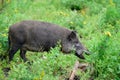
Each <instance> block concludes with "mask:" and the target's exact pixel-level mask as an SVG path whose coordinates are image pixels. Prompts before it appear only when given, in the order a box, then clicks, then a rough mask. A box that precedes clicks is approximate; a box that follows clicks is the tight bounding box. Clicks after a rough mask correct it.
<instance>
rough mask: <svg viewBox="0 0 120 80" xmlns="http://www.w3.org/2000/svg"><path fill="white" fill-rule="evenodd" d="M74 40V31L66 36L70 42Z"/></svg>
mask: <svg viewBox="0 0 120 80" xmlns="http://www.w3.org/2000/svg"><path fill="white" fill-rule="evenodd" d="M74 38H76V31H71V33H70V34H69V35H68V40H70V41H71V40H72V39H74Z"/></svg>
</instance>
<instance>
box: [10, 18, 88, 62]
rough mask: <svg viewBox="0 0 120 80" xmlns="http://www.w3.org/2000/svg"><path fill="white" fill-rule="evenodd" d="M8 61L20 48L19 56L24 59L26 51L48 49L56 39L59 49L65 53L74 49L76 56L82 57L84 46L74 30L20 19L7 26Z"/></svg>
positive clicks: (55, 42) (53, 45)
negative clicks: (20, 20) (59, 45)
mask: <svg viewBox="0 0 120 80" xmlns="http://www.w3.org/2000/svg"><path fill="white" fill-rule="evenodd" d="M8 39H9V46H10V50H9V61H11V60H12V59H13V56H14V54H15V53H16V52H17V51H18V50H19V49H20V56H21V58H22V59H23V60H24V61H26V60H27V58H26V57H25V53H26V51H27V50H28V51H49V50H50V48H51V47H55V45H56V44H57V42H58V41H60V44H61V50H62V51H63V52H65V53H69V52H71V51H72V50H73V49H74V50H75V54H76V56H78V57H79V58H82V59H84V56H83V52H87V50H86V48H85V47H84V46H83V45H82V44H81V43H80V42H79V40H78V37H77V34H76V32H75V31H72V30H69V29H66V28H63V27H60V26H58V25H55V24H51V23H47V22H40V21H33V20H28V21H22V22H19V23H16V24H14V25H12V26H10V28H9V34H8Z"/></svg>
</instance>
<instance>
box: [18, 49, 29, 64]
mask: <svg viewBox="0 0 120 80" xmlns="http://www.w3.org/2000/svg"><path fill="white" fill-rule="evenodd" d="M25 54H26V50H22V49H20V57H21V58H22V59H23V60H24V62H26V61H27V58H26V56H25Z"/></svg>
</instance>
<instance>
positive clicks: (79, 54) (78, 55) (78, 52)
mask: <svg viewBox="0 0 120 80" xmlns="http://www.w3.org/2000/svg"><path fill="white" fill-rule="evenodd" d="M83 53H85V54H87V55H90V52H89V51H88V50H78V51H76V53H75V55H76V56H77V57H79V58H80V59H85V57H84V56H83Z"/></svg>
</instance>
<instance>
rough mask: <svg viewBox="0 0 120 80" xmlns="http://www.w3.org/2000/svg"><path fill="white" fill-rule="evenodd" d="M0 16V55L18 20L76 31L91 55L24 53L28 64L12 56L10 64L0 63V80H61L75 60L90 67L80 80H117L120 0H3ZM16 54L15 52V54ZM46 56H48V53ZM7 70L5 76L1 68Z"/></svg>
mask: <svg viewBox="0 0 120 80" xmlns="http://www.w3.org/2000/svg"><path fill="white" fill-rule="evenodd" d="M5 4H6V5H5V7H4V8H3V9H2V10H1V13H0V55H7V53H6V51H7V48H8V40H7V35H8V29H9V26H10V25H12V24H14V23H16V22H19V21H21V20H29V19H30V20H39V21H46V22H51V23H55V24H58V25H61V26H64V27H67V28H69V29H73V30H76V31H77V32H78V35H79V36H80V37H82V38H81V39H80V40H81V42H82V43H83V44H84V45H85V46H86V47H87V48H88V49H89V50H90V51H91V52H92V54H91V55H90V56H86V55H85V56H86V60H80V59H78V58H77V57H76V56H74V54H73V53H72V54H70V55H64V54H63V53H62V52H60V51H59V49H60V47H59V46H57V47H56V48H53V49H51V51H50V52H38V53H33V52H27V57H28V59H29V60H31V61H32V62H33V64H32V65H28V64H27V63H24V62H23V61H22V60H21V58H20V56H19V54H16V55H15V57H14V60H13V61H12V62H11V64H7V59H6V60H1V61H0V80H64V79H65V78H68V76H69V73H70V71H71V69H72V68H73V66H74V63H75V61H76V60H79V61H81V62H82V61H84V62H87V63H89V64H91V65H92V70H91V68H88V71H87V72H86V73H84V72H82V73H81V72H78V75H80V76H81V80H88V79H89V78H90V76H92V77H93V78H94V80H120V39H119V38H120V0H6V2H5ZM18 53H19V52H18ZM49 53H50V54H49ZM5 67H10V68H11V71H10V72H9V75H8V77H5V76H4V73H3V71H2V69H3V68H5Z"/></svg>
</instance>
